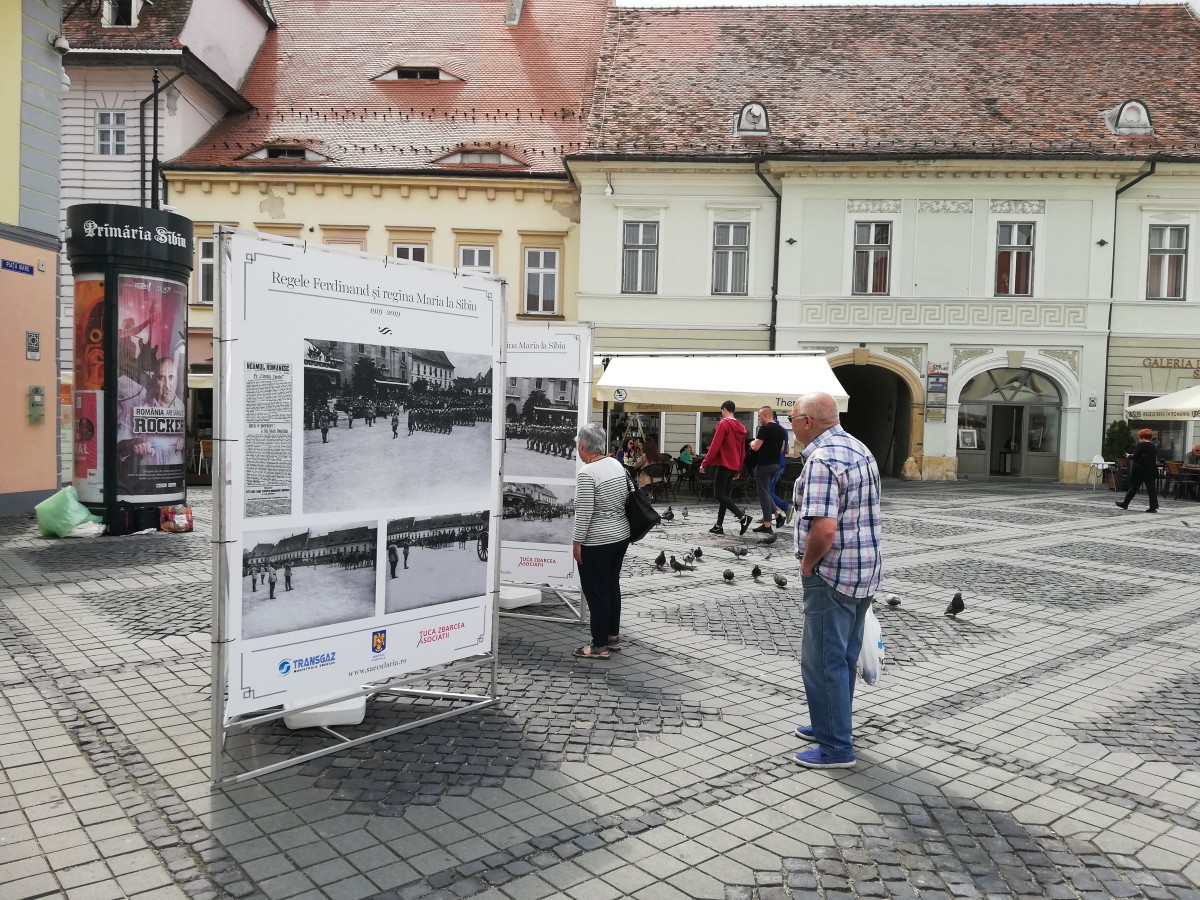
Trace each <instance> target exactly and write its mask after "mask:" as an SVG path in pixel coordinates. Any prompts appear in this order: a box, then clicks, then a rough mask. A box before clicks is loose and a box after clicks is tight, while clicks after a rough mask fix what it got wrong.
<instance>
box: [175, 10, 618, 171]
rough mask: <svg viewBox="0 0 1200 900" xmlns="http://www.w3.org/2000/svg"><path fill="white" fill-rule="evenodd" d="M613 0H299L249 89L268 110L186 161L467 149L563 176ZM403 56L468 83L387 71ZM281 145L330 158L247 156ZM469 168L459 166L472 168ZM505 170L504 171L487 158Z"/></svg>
mask: <svg viewBox="0 0 1200 900" xmlns="http://www.w3.org/2000/svg"><path fill="white" fill-rule="evenodd" d="M606 6H607V0H526V2H525V5H524V12H523V15H522V17H521V22H520V24H519V25H517V26H506V25H505V24H504V16H505V7H506V3H505V0H454V2H451V3H447V2H445V0H415V2H405V3H398V2H396V0H355V2H354V3H337V4H331V3H329V2H328V0H287V2H286V3H277V4H275V6H274V11H275V16H276V19H277V21H278V23H279V25H278V28H276V29H275V30H274V31H272V32H271V33H270V34H269V35H268V36H267V40H266V42H265V43H264V44H263V47H262V49H261V50H260V51H259V54H258V58H257V59H256V60H255V63H254V66H253V67H252V69H251V71H250V74H249V75H248V76H247V78H246V81H245V82H244V83H243V85H242V88H241V93H242V95H243V96H244V97H246V99H247V100H249V101H250V102H251V103H253V104H254V105H255V107H256V109H255V111H253V112H250V113H247V114H244V115H239V116H234V117H231V118H228V119H226V120H223V121H222V122H220V123H218V124H217V126H216V127H215V128H214V129H213V130H212V131H211V132H210V133H209V134H208V135H207V136H206V137H205V138H204V139H202V140H201V141H200V142H199V143H198V144H197V145H196V146H195V147H193V148H192V149H191V150H190V151H188V152H187V153H185V154H184V155H183V156H181V157H179V158H178V159H177V160H175V161H174V162H173V163H172V164H171V166H172V167H186V168H215V167H220V168H235V169H237V168H244V169H247V170H253V169H261V168H267V167H270V168H283V169H287V168H302V169H318V170H327V169H342V170H345V169H352V170H418V171H422V170H423V171H438V170H440V169H439V167H438V166H436V165H435V164H434V163H435V161H436V160H437V159H440V158H442V157H444V156H446V155H447V154H448V153H452V152H453V151H455V150H456V149H459V148H460V147H462V146H464V145H465V146H472V147H473V146H487V147H489V148H494V149H498V150H502V151H505V152H508V153H509V154H510V155H512V156H513V157H515V158H518V159H522V160H525V161H527V162H528V163H529V166H528V168H516V167H505V168H504V171H505V172H510V171H511V172H514V173H516V174H552V175H561V174H562V173H563V171H564V169H563V162H562V155H563V153H564V152H567V151H570V150H574V149H577V148H578V142H579V140H580V136H581V130H582V127H583V118H582V117H583V113H584V107H585V104H586V101H587V99H588V96H589V94H590V92H591V88H592V79H593V78H594V75H595V60H596V54H597V52H598V51H599V47H600V42H601V33H602V28H603V22H604V13H605V8H606ZM399 65H418V66H433V65H436V66H440V67H441V68H443V69H445V70H446V71H448V72H452V73H454V74H455V75H456V76H458V77H460V78H462V79H463V80H462V81H397V80H375V79H376V78H377V76H378V75H379V74H380V73H381V72H385V71H387V70H389V69H392V68H395V67H396V66H399ZM270 143H281V144H288V145H297V144H302V145H304V146H309V147H312V148H313V149H314V150H318V151H319V152H321V153H323V154H326V155H328V156H329V157H330V160H329V161H328V162H307V163H306V162H303V161H297V160H271V161H267V160H246V159H243V157H244V156H245V155H246V154H248V153H251V152H253V151H254V150H256V149H258V148H260V147H262V146H264V145H265V144H270ZM464 168H466V167H464V166H461V165H456V166H453V167H448V171H456V172H462V171H463V170H464ZM479 168H480V169H481V170H485V169H486V170H489V171H491V172H495V171H496V170H497V168H498V167H496V166H481V167H479Z"/></svg>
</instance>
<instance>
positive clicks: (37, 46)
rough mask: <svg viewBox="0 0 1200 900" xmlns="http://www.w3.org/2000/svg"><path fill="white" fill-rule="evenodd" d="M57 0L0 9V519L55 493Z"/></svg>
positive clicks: (24, 0) (23, 1)
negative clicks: (1, 124)
mask: <svg viewBox="0 0 1200 900" xmlns="http://www.w3.org/2000/svg"><path fill="white" fill-rule="evenodd" d="M61 16H62V4H61V3H60V2H59V0H19V2H10V3H6V4H4V5H3V9H0V71H2V72H7V73H8V74H7V75H4V76H3V77H0V111H3V112H4V113H5V117H4V118H5V121H7V122H8V123H9V127H8V128H6V129H5V131H4V133H3V135H0V296H3V297H4V300H5V304H4V309H5V329H4V333H3V337H0V385H3V386H2V387H0V460H3V464H2V465H0V516H2V515H13V514H16V513H23V512H29V511H30V510H32V509H33V507H34V506H35V505H36V504H37V503H38V502H40V501H41V500H43V499H45V498H46V497H47V496H49V495H50V494H52V493H53V492H54V491H55V490H56V489H57V488H58V443H57V439H58V430H59V423H60V421H61V419H60V412H61V416H62V418H67V419H69V418H71V417H72V410H71V407H70V404H69V403H68V404H67V405H66V406H65V407H64V408H62V409H61V410H60V406H59V392H58V377H57V375H58V373H57V367H56V365H55V361H54V356H55V338H56V312H55V308H54V307H55V300H54V295H55V276H56V272H57V264H56V257H57V254H58V246H59V241H58V198H59V174H58V154H59V141H60V138H59V133H60V132H59V119H60V110H61V98H62V92H63V88H64V82H63V70H62V63H61V59H60V54H59V52H58V51H57V50H56V48H55V45H54V41H55V40H56V39H57V38H58V37H59V33H58V29H59V19H60V18H61Z"/></svg>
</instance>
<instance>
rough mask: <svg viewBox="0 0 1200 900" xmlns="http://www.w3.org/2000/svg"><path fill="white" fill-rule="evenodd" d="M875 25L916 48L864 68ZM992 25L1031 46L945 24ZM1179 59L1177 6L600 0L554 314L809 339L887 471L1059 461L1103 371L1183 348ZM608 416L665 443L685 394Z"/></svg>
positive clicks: (1022, 470) (1080, 467) (1090, 418)
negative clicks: (1165, 75)
mask: <svg viewBox="0 0 1200 900" xmlns="http://www.w3.org/2000/svg"><path fill="white" fill-rule="evenodd" d="M885 33H886V34H890V35H892V38H893V39H894V42H895V44H896V46H899V47H908V48H917V51H918V52H914V53H912V54H907V53H905V54H899V55H895V56H892V57H889V59H888V61H887V66H888V67H889V68H888V71H887V72H886V75H887V77H886V78H883V79H881V78H880V72H879V67H878V65H877V63H878V59H877V58H875V57H873V55H872V54H873V53H874V51H873V49H872V45H871V43H870V42H868V41H864V40H863V39H862V36H863V35H864V34H885ZM1117 33H1119V34H1121V35H1122V41H1121V43H1120V47H1119V48H1117V49H1116V50H1113V51H1112V52H1110V49H1111V48H1108V47H1107V44H1106V42H1105V41H1104V40H1102V38H1103V36H1106V35H1112V34H1117ZM999 34H1003V35H1004V40H1003V43H1004V44H1005V45H1006V46H1007V44H1008V43H1009V42H1011V43H1012V45H1013V46H1019V47H1021V48H1022V52H1023V53H1025V54H1028V53H1036V52H1037V48H1039V47H1041V48H1044V50H1045V56H1044V58H1045V59H1047V60H1050V62H1049V63H1048V64H1047V65H1044V66H1039V67H1038V69H1037V72H1036V75H1035V74H1033V72H1032V71H1031V70H1030V69H1028V67H1024V66H1020V65H1017V64H1015V63H1014V62H1013V58H1012V57H1010V56H1008V55H1007V54H1004V53H1002V52H999V48H997V52H995V53H992V52H989V53H987V54H981V53H978V52H976V51H975V50H974V49H972V48H975V47H978V46H983V45H985V44H987V45H988V46H991V44H988V41H993V40H994V38H995V36H996V35H999ZM681 35H683V36H685V37H686V39H683V40H681V39H680V36H681ZM987 35H990V36H991V37H988V38H986V40H985V36H987ZM817 36H819V39H818V37H817ZM735 38H736V40H735ZM981 41H982V42H983V43H981ZM1064 41H1066V42H1067V43H1069V45H1070V46H1071V47H1072V51H1071V53H1068V54H1064V53H1061V52H1059V51H1058V48H1060V47H1061V46H1063V42H1064ZM1102 44H1104V45H1105V47H1106V49H1104V50H1101V49H1099V47H1100V46H1101V45H1102ZM1151 45H1153V46H1154V47H1155V48H1156V50H1155V52H1157V53H1162V54H1163V55H1164V58H1165V59H1168V60H1170V61H1171V62H1172V65H1174V64H1178V66H1179V67H1180V77H1179V78H1178V79H1177V80H1176V79H1174V78H1172V79H1171V80H1170V83H1166V84H1162V83H1156V82H1155V79H1154V78H1153V77H1151V74H1150V73H1148V72H1147V71H1146V69H1145V66H1144V65H1143V58H1144V50H1145V48H1147V47H1149V46H1151ZM717 57H719V58H720V59H721V64H720V65H719V66H718V67H717V68H718V69H719V75H720V77H713V76H714V69H713V63H712V60H713V59H714V58H717ZM1022 58H1026V57H1022ZM872 60H874V61H872ZM652 62H653V66H651V63H652ZM655 66H656V67H658V69H659V70H660V71H664V72H669V73H670V77H662V78H658V79H654V78H650V79H647V78H645V77H643V76H644V73H645V72H647V71H650V70H652V69H653V68H654V67H655ZM1198 67H1200V28H1198V26H1197V23H1196V20H1195V18H1194V17H1193V16H1192V15H1191V12H1190V10H1189V9H1188V8H1187V7H1186V6H1182V5H1163V6H1154V7H1138V8H1130V7H1118V6H1109V7H1072V6H1060V7H1047V6H1031V7H1028V8H1022V9H1020V10H1015V9H1013V8H998V7H969V8H967V7H964V8H948V7H943V8H936V7H928V8H895V9H893V8H889V9H880V8H856V9H854V10H847V9H837V8H809V9H799V8H790V9H782V8H780V9H765V8H746V9H737V10H731V9H680V10H672V11H670V13H669V14H668V13H665V12H664V11H662V10H655V9H645V8H631V7H625V8H621V7H614V8H613V9H612V10H610V13H609V18H608V22H607V26H606V42H605V50H604V53H603V54H602V56H601V59H600V62H599V68H598V73H597V81H596V90H595V93H594V103H593V106H592V108H591V114H590V118H589V130H588V136H587V142H588V146H587V148H586V149H585V150H584V151H583V152H581V153H578V154H574V155H572V156H571V158H570V166H571V169H572V172H573V173H574V174H575V176H576V180H577V182H578V184H579V186H580V193H581V199H580V209H581V214H580V217H581V227H580V292H579V298H580V311H581V317H582V318H585V319H590V320H592V321H595V322H596V325H597V330H596V345H597V350H598V352H599V353H600V354H601V355H603V351H604V350H613V351H616V350H637V349H650V348H686V349H689V350H697V349H700V348H703V347H709V348H713V349H758V348H761V349H778V350H796V349H804V350H810V349H819V350H823V351H824V352H825V353H826V355H827V357H828V358H829V361H830V363H831V364H832V365H833V366H834V369H835V372H836V374H837V375H838V377H839V380H841V382H842V384H843V385H844V386H845V387H846V389H847V391H848V393H849V394H850V403H849V410H848V412H847V413H846V414H844V416H843V423H844V424H845V425H846V427H847V429H848V430H850V431H851V432H852V433H854V434H856V435H858V436H859V437H860V438H862V439H863V440H864V441H865V442H866V443H867V444H868V446H869V447H870V448H871V449H872V451H873V452H874V454H875V455H876V457H877V459H878V460H879V462H880V466H881V469H882V470H883V471H885V472H886V473H888V474H892V475H903V476H905V477H910V478H921V479H927V480H943V479H954V478H958V477H969V478H989V477H1014V476H1019V477H1029V478H1037V479H1047V480H1061V481H1067V482H1074V481H1080V480H1082V479H1083V478H1084V477H1085V476H1086V473H1087V470H1088V467H1089V465H1090V463H1091V460H1092V458H1093V456H1095V455H1096V454H1099V453H1100V452H1101V445H1102V441H1103V434H1104V429H1105V426H1106V424H1107V422H1108V421H1110V420H1111V419H1112V418H1114V417H1119V416H1120V415H1121V414H1122V412H1123V407H1124V405H1125V403H1126V402H1127V401H1128V400H1136V399H1143V398H1144V397H1145V396H1147V395H1151V394H1157V393H1162V392H1165V391H1166V390H1171V389H1175V388H1177V387H1183V386H1186V385H1187V384H1190V383H1195V379H1197V372H1200V369H1198V368H1197V367H1195V366H1193V365H1191V364H1192V363H1195V362H1197V361H1198V360H1196V358H1195V357H1197V355H1200V354H1198V353H1197V351H1196V350H1195V349H1194V347H1195V344H1194V341H1193V340H1192V339H1191V338H1190V337H1188V336H1189V335H1195V334H1197V333H1200V296H1197V293H1196V290H1195V283H1194V280H1193V279H1194V278H1195V274H1194V271H1195V269H1194V266H1193V265H1192V264H1191V263H1192V260H1191V255H1192V253H1193V252H1194V251H1193V250H1192V245H1193V243H1194V240H1195V227H1196V222H1195V216H1196V214H1197V210H1200V184H1198V183H1197V181H1196V178H1197V176H1200V165H1197V163H1198V162H1200V134H1198V133H1197V130H1196V128H1195V127H1194V123H1195V121H1196V120H1195V116H1194V115H1193V114H1192V112H1191V111H1192V110H1195V109H1197V108H1200V93H1198V92H1197V90H1196V88H1195V84H1194V83H1193V82H1191V81H1190V80H1189V79H1190V75H1188V74H1187V73H1190V72H1193V71H1196V70H1197V68H1198ZM833 70H836V71H838V72H839V76H838V77H837V78H832V77H829V76H827V74H826V73H828V72H830V71H833ZM1001 84H1004V85H1010V86H1011V85H1014V84H1018V85H1021V87H1020V89H1019V90H1015V89H1014V90H1012V91H1007V90H1006V91H1004V92H1002V93H1003V96H999V95H998V94H997V92H996V91H992V92H990V93H989V91H988V90H987V89H986V86H987V85H1001ZM901 86H902V91H903V96H900V95H899V94H896V93H895V92H896V91H899V90H901ZM645 109H654V110H656V111H657V114H656V115H655V116H654V117H647V116H644V115H641V114H640V111H642V110H645ZM632 418H633V419H637V420H639V421H637V422H635V423H633V424H634V425H635V426H636V428H637V429H641V428H643V427H644V426H645V425H646V424H647V423H646V420H647V419H649V420H650V421H649V424H650V425H651V426H652V427H653V428H657V429H660V430H661V431H662V433H663V435H664V437H665V439H664V440H661V441H660V444H664V445H665V446H666V447H667V448H668V449H669V450H674V448H675V447H676V446H677V445H682V444H684V443H697V444H698V445H699V449H701V450H702V449H703V447H704V444H705V443H706V436H707V435H710V434H711V424H712V422H713V421H715V416H707V417H706V416H694V415H679V414H673V413H664V414H662V415H661V416H657V415H653V414H650V415H649V416H647V415H646V414H644V413H643V414H640V415H637V416H633V417H632ZM625 427H626V428H629V427H630V424H629V423H628V422H627V423H626V425H625ZM1193 428H1194V423H1193V425H1192V426H1182V425H1181V426H1179V427H1178V428H1174V429H1171V428H1168V429H1163V434H1164V440H1163V441H1162V442H1161V444H1162V450H1163V452H1164V454H1170V455H1174V456H1175V458H1179V456H1180V453H1181V450H1182V448H1183V447H1185V446H1187V445H1188V443H1189V441H1191V440H1192V439H1193V437H1192V435H1191V430H1192V429H1193ZM646 430H647V431H649V430H652V429H646Z"/></svg>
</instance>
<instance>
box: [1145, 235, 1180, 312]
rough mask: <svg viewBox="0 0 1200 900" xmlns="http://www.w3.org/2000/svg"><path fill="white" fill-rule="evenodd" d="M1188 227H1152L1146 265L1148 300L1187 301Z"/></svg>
mask: <svg viewBox="0 0 1200 900" xmlns="http://www.w3.org/2000/svg"><path fill="white" fill-rule="evenodd" d="M1187 249H1188V227H1187V226H1186V225H1151V226H1150V251H1149V257H1148V258H1147V263H1146V299H1147V300H1183V299H1185V294H1186V290H1185V288H1184V284H1185V282H1184V277H1185V276H1186V275H1187Z"/></svg>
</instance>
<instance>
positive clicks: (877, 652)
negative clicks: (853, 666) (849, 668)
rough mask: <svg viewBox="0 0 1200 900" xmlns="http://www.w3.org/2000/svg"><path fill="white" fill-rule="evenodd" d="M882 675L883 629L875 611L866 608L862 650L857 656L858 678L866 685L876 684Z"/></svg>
mask: <svg viewBox="0 0 1200 900" xmlns="http://www.w3.org/2000/svg"><path fill="white" fill-rule="evenodd" d="M881 675H883V629H882V628H880V627H879V619H877V618H875V610H873V609H871V608H869V607H868V608H867V621H866V624H865V625H864V626H863V642H862V650H861V651H859V654H858V677H859V678H861V679H862V680H863V682H864V683H866V684H872V685H873V684H878V683H879V678H880V676H881Z"/></svg>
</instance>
